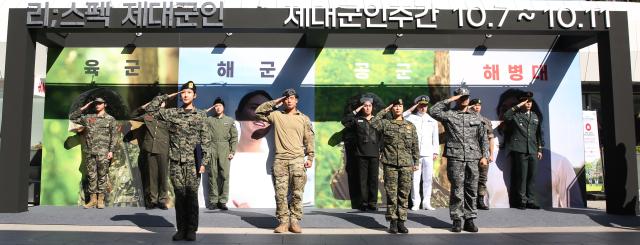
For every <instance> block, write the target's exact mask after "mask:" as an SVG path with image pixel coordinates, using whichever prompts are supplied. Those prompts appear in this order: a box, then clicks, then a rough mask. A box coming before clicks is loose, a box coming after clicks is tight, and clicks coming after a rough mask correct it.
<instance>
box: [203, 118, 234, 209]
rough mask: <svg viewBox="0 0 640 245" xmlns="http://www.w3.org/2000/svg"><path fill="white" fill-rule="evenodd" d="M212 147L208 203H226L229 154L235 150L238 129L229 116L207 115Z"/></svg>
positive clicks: (227, 196)
mask: <svg viewBox="0 0 640 245" xmlns="http://www.w3.org/2000/svg"><path fill="white" fill-rule="evenodd" d="M205 121H206V123H207V126H208V127H209V129H208V131H209V135H210V138H211V145H212V149H211V150H210V152H211V161H210V165H211V168H209V172H208V173H209V204H210V205H215V204H216V203H227V199H228V198H229V154H234V153H235V152H236V145H237V144H238V130H237V129H236V126H235V124H234V121H233V119H232V118H231V117H228V116H226V115H222V117H221V118H218V117H215V116H214V117H207V119H206V120H205Z"/></svg>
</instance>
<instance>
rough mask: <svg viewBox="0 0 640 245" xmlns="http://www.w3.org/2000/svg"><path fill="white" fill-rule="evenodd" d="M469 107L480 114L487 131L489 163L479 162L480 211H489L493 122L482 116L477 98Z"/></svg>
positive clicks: (479, 101) (480, 105) (480, 101)
mask: <svg viewBox="0 0 640 245" xmlns="http://www.w3.org/2000/svg"><path fill="white" fill-rule="evenodd" d="M469 107H470V108H469V109H470V110H471V111H472V112H475V113H476V114H478V116H479V117H480V119H481V120H482V123H483V124H484V127H485V129H486V130H487V132H486V134H485V135H486V136H487V140H488V141H489V158H488V159H487V160H488V161H486V163H487V164H482V162H478V172H479V175H478V209H482V210H489V206H488V205H487V204H485V203H484V197H485V196H487V174H488V173H489V163H492V162H493V159H492V157H493V144H491V141H492V140H493V127H492V126H491V120H489V118H486V117H485V116H482V114H480V112H481V111H482V100H480V99H477V98H476V99H472V100H471V101H470V102H469Z"/></svg>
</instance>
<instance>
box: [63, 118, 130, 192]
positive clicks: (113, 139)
mask: <svg viewBox="0 0 640 245" xmlns="http://www.w3.org/2000/svg"><path fill="white" fill-rule="evenodd" d="M69 119H70V120H71V121H72V122H74V123H77V124H80V125H82V126H84V127H85V130H84V131H85V134H84V138H85V141H86V144H87V147H83V148H82V150H83V151H84V152H83V153H84V155H85V160H86V166H87V179H88V181H89V190H88V193H89V194H104V193H105V192H106V189H107V179H108V178H109V165H110V160H109V159H107V154H108V153H109V152H112V153H115V151H116V144H117V143H118V141H117V134H118V125H117V121H116V119H115V118H113V117H112V116H111V115H109V114H107V113H106V112H105V113H104V114H103V115H98V114H87V115H82V110H80V109H78V110H76V111H74V112H72V113H71V114H70V115H69Z"/></svg>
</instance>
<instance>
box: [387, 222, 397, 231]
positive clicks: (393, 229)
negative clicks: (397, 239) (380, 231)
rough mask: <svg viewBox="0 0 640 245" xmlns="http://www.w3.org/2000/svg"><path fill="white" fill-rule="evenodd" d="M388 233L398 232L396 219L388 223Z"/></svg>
mask: <svg viewBox="0 0 640 245" xmlns="http://www.w3.org/2000/svg"><path fill="white" fill-rule="evenodd" d="M389 233H391V234H396V233H398V221H397V220H391V224H390V225H389Z"/></svg>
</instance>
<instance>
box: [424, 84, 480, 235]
mask: <svg viewBox="0 0 640 245" xmlns="http://www.w3.org/2000/svg"><path fill="white" fill-rule="evenodd" d="M453 101H455V102H456V106H455V107H454V108H453V109H450V108H449V107H450V106H449V105H450V104H451V102H453ZM431 116H432V117H433V118H435V119H436V120H438V121H440V122H441V123H442V124H443V125H444V127H445V133H446V137H445V138H446V142H445V151H444V156H445V157H446V158H447V176H448V177H449V182H451V195H450V196H449V215H450V217H451V220H453V226H452V228H451V231H453V232H460V231H461V230H462V220H461V219H462V218H464V230H465V231H469V232H478V227H476V225H475V224H474V222H473V220H474V219H475V218H476V217H477V210H476V202H477V201H476V195H477V193H478V162H480V163H481V164H484V165H486V164H487V159H489V143H488V141H487V137H486V136H485V134H486V128H485V127H484V125H483V123H482V119H481V118H480V117H479V116H478V114H476V113H473V112H471V111H469V89H467V88H458V89H456V91H455V92H454V96H453V97H451V98H449V99H446V100H443V101H440V102H438V103H436V104H435V105H433V107H431Z"/></svg>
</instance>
